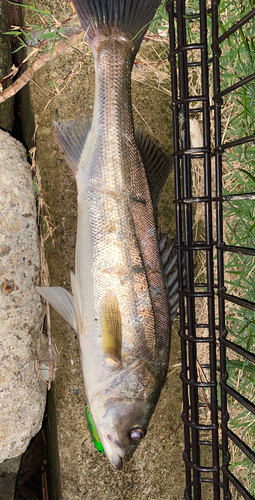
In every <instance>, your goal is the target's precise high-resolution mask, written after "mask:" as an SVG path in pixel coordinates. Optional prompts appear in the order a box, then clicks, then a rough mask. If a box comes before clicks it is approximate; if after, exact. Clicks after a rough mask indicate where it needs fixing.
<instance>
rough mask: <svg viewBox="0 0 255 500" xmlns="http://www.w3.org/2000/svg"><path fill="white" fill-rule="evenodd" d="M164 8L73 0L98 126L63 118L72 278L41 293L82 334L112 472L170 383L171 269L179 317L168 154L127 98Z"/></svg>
mask: <svg viewBox="0 0 255 500" xmlns="http://www.w3.org/2000/svg"><path fill="white" fill-rule="evenodd" d="M159 3H160V1H159V0H73V5H74V7H75V9H76V12H77V14H78V17H79V19H80V22H81V24H82V27H83V29H84V31H85V33H86V39H87V41H88V43H89V45H90V47H91V50H92V52H93V56H94V60H95V74H96V81H95V101H94V110H93V119H92V121H91V120H90V118H89V116H81V117H78V118H76V119H75V120H71V121H68V122H63V123H57V124H56V139H57V142H58V144H59V147H60V149H61V150H62V151H63V153H64V154H65V157H66V160H67V162H68V163H69V165H70V167H71V168H72V170H73V173H74V175H75V178H76V182H77V189H78V228H77V242H76V256H75V274H72V275H71V285H72V295H71V294H70V293H69V292H67V291H66V290H64V289H63V288H61V287H53V288H47V287H46V288H44V287H43V288H40V289H38V290H39V292H40V293H41V295H42V296H43V297H44V298H45V299H46V300H48V301H49V302H50V303H51V304H52V305H53V307H55V309H56V310H57V311H58V312H59V313H60V314H62V316H63V317H64V318H65V319H66V321H67V322H68V323H69V324H70V325H71V326H72V327H73V328H74V329H75V330H76V331H77V333H78V337H79V345H80V358H81V365H82V372H83V380H84V385H85V391H86V397H87V401H88V405H89V409H90V413H91V415H92V418H93V421H94V424H95V427H96V430H97V433H98V435H99V437H100V440H101V443H102V445H103V448H104V451H105V453H106V454H107V456H108V459H109V460H110V462H111V464H112V465H113V466H114V467H115V468H117V469H120V468H121V467H122V464H123V460H129V459H130V457H131V456H132V455H133V452H134V451H135V449H136V447H137V445H138V444H139V442H140V441H141V440H142V439H143V438H144V436H145V434H146V431H147V427H148V424H149V421H150V418H151V415H152V413H153V411H154V409H155V406H156V404H157V401H158V398H159V395H160V391H161V389H162V386H163V384H164V381H165V378H166V373H167V368H168V360H169V348H170V323H171V310H170V307H169V298H168V289H167V285H166V280H165V276H164V270H163V267H164V266H165V267H166V268H167V269H166V273H165V274H168V285H169V286H170V287H171V290H170V295H171V297H172V309H173V310H172V314H173V315H174V314H175V309H176V296H177V294H176V293H175V292H176V288H177V284H176V277H177V275H176V273H175V272H173V262H174V261H173V259H171V258H170V253H171V252H170V248H166V243H167V237H166V236H163V235H160V237H159V235H158V232H157V228H156V219H157V204H158V200H159V197H160V194H161V191H162V189H163V186H164V184H165V181H166V179H167V177H168V174H169V171H170V167H171V161H170V160H169V157H168V156H167V155H166V154H165V153H164V152H162V151H161V150H160V148H159V146H158V144H157V143H156V141H153V140H152V139H149V138H148V137H147V136H146V135H145V134H144V133H143V132H141V131H138V132H137V133H136V135H135V133H134V124H133V118H132V109H131V94H130V87H131V83H130V82H131V70H132V66H133V62H134V58H135V55H136V53H137V51H138V49H139V46H140V44H141V41H142V38H143V36H144V34H145V31H146V29H147V27H148V24H149V22H150V21H151V19H152V18H153V16H154V14H155V11H156V8H157V6H158V5H159ZM160 250H161V253H163V263H162V259H161V255H160ZM169 259H170V260H169ZM177 297H178V296H177Z"/></svg>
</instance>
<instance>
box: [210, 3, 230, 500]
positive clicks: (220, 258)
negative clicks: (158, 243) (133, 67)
mask: <svg viewBox="0 0 255 500" xmlns="http://www.w3.org/2000/svg"><path fill="white" fill-rule="evenodd" d="M218 4H219V2H218V0H212V50H213V95H214V96H216V95H217V94H218V93H219V92H220V65H219V59H220V50H219V43H218V40H219V22H218ZM221 105H222V99H221V98H214V134H215V175H216V197H217V198H218V200H219V201H217V202H216V225H217V229H216V230H217V245H220V244H223V243H224V241H223V209H222V201H221V197H222V148H221ZM217 274H218V290H219V291H223V290H225V287H224V255H223V250H222V249H221V248H217ZM218 307H219V333H220V334H222V333H223V332H225V304H224V299H223V297H221V296H220V295H218ZM220 377H221V381H224V382H225V381H226V379H227V368H226V347H225V345H224V344H223V343H221V344H220ZM228 419H229V415H228V410H227V393H226V391H225V389H224V385H222V386H221V421H222V422H223V423H224V425H226V424H227V422H228ZM222 448H223V463H222V471H223V481H222V482H223V495H224V499H225V500H227V499H228V500H229V499H230V498H231V494H230V490H229V478H228V476H227V474H226V473H225V470H226V469H227V468H228V464H229V453H228V438H227V435H226V434H225V433H224V432H223V433H222Z"/></svg>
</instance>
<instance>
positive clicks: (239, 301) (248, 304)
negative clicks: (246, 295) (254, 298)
mask: <svg viewBox="0 0 255 500" xmlns="http://www.w3.org/2000/svg"><path fill="white" fill-rule="evenodd" d="M218 296H219V297H221V298H222V299H225V300H229V301H230V302H233V304H238V305H239V306H242V307H246V308H247V309H251V311H255V304H254V302H250V301H249V300H245V299H240V298H239V297H236V296H235V295H230V293H225V292H220V291H219V292H218Z"/></svg>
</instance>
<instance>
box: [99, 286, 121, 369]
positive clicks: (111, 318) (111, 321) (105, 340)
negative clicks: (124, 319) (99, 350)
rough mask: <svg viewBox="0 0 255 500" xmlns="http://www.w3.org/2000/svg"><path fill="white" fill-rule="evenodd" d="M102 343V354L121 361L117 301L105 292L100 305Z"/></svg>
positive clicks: (117, 361)
mask: <svg viewBox="0 0 255 500" xmlns="http://www.w3.org/2000/svg"><path fill="white" fill-rule="evenodd" d="M102 320H103V321H102V324H103V331H102V345H103V353H104V356H105V357H106V358H108V359H110V360H111V361H113V362H114V363H120V362H121V347H122V332H121V315H120V308H119V303H118V300H117V298H116V297H115V295H112V294H109V293H108V294H106V296H105V298H104V301H103V307H102Z"/></svg>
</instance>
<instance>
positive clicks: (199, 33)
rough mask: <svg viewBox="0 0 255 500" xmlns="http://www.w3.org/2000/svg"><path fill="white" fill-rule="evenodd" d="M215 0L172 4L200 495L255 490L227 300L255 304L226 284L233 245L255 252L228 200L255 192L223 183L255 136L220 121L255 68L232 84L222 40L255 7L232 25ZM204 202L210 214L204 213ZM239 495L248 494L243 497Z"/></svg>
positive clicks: (190, 493) (189, 451)
mask: <svg viewBox="0 0 255 500" xmlns="http://www.w3.org/2000/svg"><path fill="white" fill-rule="evenodd" d="M194 4H195V7H194ZM208 4H209V2H205V1H204V0H200V1H197V3H196V2H195V0H194V2H192V8H191V2H187V1H185V0H170V1H169V2H168V4H167V10H168V13H169V36H170V53H169V62H170V65H171V78H172V105H171V108H172V116H173V140H174V162H175V193H176V199H175V205H176V224H177V251H178V259H179V276H182V275H183V272H184V271H185V273H186V280H185V283H180V290H179V291H180V330H179V335H180V338H181V348H182V372H181V379H182V382H183V414H182V418H183V422H184V447H185V449H184V454H183V456H184V461H185V465H186V488H185V493H184V496H185V499H195V500H200V499H203V500H207V499H212V498H213V499H215V500H216V499H224V500H226V499H228V500H230V499H231V498H241V497H243V498H246V499H252V498H253V499H254V497H253V496H252V495H251V494H250V493H249V491H248V490H247V488H246V487H245V485H244V484H242V480H241V479H240V477H238V474H237V473H236V472H235V469H233V470H230V469H231V466H233V465H234V464H233V460H232V457H231V451H230V452H229V444H230V442H232V443H234V444H235V445H236V447H237V448H238V449H239V450H241V452H242V453H243V454H244V456H245V457H246V458H247V459H248V460H249V461H250V464H251V466H252V464H253V463H254V462H255V454H254V451H253V450H252V449H251V448H250V447H249V445H248V444H247V443H246V440H245V438H242V437H240V434H238V433H236V432H235V431H234V430H233V429H232V428H230V426H229V419H230V415H229V411H230V410H229V408H230V406H229V405H230V403H231V405H232V406H233V404H234V402H238V404H239V411H240V408H241V407H242V408H243V409H247V410H248V411H249V412H252V413H253V414H254V413H255V406H254V403H253V402H252V401H249V398H247V395H244V394H242V393H241V392H238V390H236V389H235V387H233V386H232V385H231V384H229V383H228V364H227V363H228V358H231V353H232V354H234V355H239V356H241V357H242V359H243V360H247V361H248V362H249V363H251V364H252V366H253V364H255V355H254V354H253V353H252V352H248V351H247V350H246V348H244V347H243V346H241V345H239V344H238V342H235V341H234V340H233V338H232V336H231V335H230V336H229V330H230V328H229V326H228V324H229V322H226V314H225V308H226V305H227V304H229V303H233V304H236V306H238V307H242V308H248V309H250V310H253V311H255V303H254V302H253V301H252V300H247V299H244V298H242V297H240V296H238V294H236V295H235V294H234V293H229V291H228V290H227V288H226V286H225V282H226V258H225V256H226V252H227V253H228V255H231V254H234V253H238V255H249V256H251V258H253V257H255V245H254V246H253V247H251V248H248V247H242V246H241V245H239V246H237V245H232V244H226V243H225V241H226V233H225V226H224V217H223V212H224V209H225V205H224V204H225V203H228V202H236V201H240V200H243V202H244V203H251V204H252V203H253V201H252V200H254V199H255V194H253V193H248V194H247V193H241V194H239V192H237V193H235V194H232V193H231V194H228V193H226V192H225V190H224V192H223V155H224V154H225V153H226V151H227V150H231V151H233V149H234V148H235V147H237V146H239V147H240V146H241V145H245V144H247V143H251V144H253V141H254V140H255V135H252V134H250V135H249V134H246V135H245V136H244V137H242V138H238V139H235V140H230V141H225V140H224V138H223V132H222V124H221V122H222V106H223V100H224V98H226V97H227V96H229V95H230V93H231V92H234V91H236V90H237V89H240V88H243V87H244V85H246V84H248V83H249V82H252V80H253V79H255V73H252V74H251V75H248V76H247V75H244V76H243V78H242V79H241V80H240V78H239V79H238V81H237V82H235V83H234V84H232V85H231V86H228V87H226V88H224V90H221V87H220V86H221V61H222V59H221V57H222V52H221V46H222V44H224V41H226V40H228V38H229V37H230V36H231V35H232V34H234V33H237V32H239V33H240V29H241V28H242V26H244V25H245V23H247V22H249V21H250V20H251V19H252V18H253V17H254V16H255V9H254V8H253V9H251V10H250V11H249V12H247V10H248V9H247V8H246V13H245V15H244V16H243V17H242V18H241V19H239V20H236V22H235V23H234V24H233V25H232V27H231V28H229V29H227V30H226V29H224V20H222V19H220V17H219V12H218V9H219V2H218V0H212V2H211V4H210V5H208ZM246 7H248V3H247V6H246ZM219 25H220V26H221V27H222V30H221V31H222V32H223V34H222V35H221V36H219ZM238 30H239V31H238ZM224 31H225V32H224ZM254 57H255V56H254ZM195 70H196V73H195V77H194V71H195ZM222 71H224V70H222ZM192 72H193V73H192ZM194 78H195V85H194ZM210 96H211V98H210ZM193 117H196V119H199V121H200V123H201V126H202V142H201V144H199V145H196V146H195V147H193V144H192V141H191V122H192V119H193ZM196 162H200V165H201V170H200V192H199V193H197V189H196V188H197V186H196V182H197V177H196V176H195V174H194V170H195V169H194V165H195V163H196ZM201 186H202V191H201ZM198 208H199V213H200V214H201V215H200V220H199V221H198V222H197V221H196V220H195V218H196V213H197V210H198ZM202 260H204V261H205V263H206V265H205V271H204V272H203V273H201V272H199V271H200V267H201V264H200V263H201V261H202ZM197 276H198V277H197ZM217 296H218V297H217ZM201 305H202V307H203V318H202V321H201V320H200V316H201V314H199V310H201ZM215 318H216V319H215ZM232 357H233V356H232ZM242 376H245V371H244V374H243V375H242ZM247 376H248V375H247ZM219 401H220V402H221V404H220V406H219ZM239 494H240V495H241V497H240V496H239V497H238V496H236V495H239Z"/></svg>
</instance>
